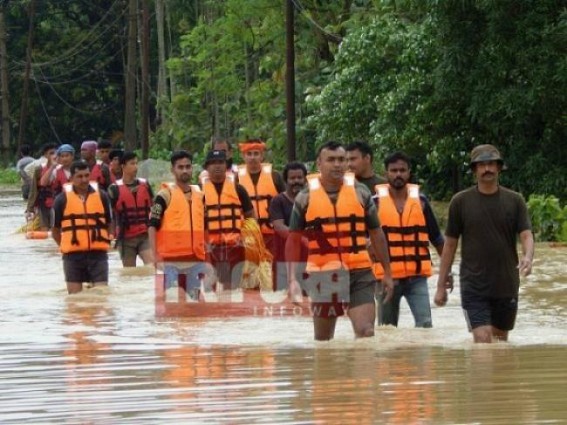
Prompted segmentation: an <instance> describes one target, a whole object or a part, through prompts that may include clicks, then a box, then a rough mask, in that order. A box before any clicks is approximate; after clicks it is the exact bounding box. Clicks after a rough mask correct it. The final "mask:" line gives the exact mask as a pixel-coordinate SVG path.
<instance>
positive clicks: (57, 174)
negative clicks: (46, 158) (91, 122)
mask: <svg viewBox="0 0 567 425" xmlns="http://www.w3.org/2000/svg"><path fill="white" fill-rule="evenodd" d="M55 155H56V157H57V162H54V163H52V164H51V165H50V166H49V168H48V170H47V172H46V173H44V174H43V175H42V176H41V179H40V181H39V183H40V185H41V186H51V191H52V193H53V198H55V197H56V196H57V195H59V194H60V193H61V192H62V191H63V185H65V183H69V179H70V178H71V164H72V163H73V161H74V160H75V148H74V147H73V146H71V145H69V144H63V145H61V146H59V147H58V148H57V151H56V152H55Z"/></svg>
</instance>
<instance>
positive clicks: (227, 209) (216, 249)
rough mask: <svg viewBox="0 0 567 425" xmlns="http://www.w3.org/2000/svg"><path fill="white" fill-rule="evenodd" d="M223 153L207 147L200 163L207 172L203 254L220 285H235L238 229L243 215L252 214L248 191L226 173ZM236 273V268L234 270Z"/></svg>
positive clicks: (241, 254) (240, 257)
mask: <svg viewBox="0 0 567 425" xmlns="http://www.w3.org/2000/svg"><path fill="white" fill-rule="evenodd" d="M226 166H227V163H226V153H225V152H223V151H210V152H209V153H208V154H207V157H206V159H205V164H204V167H205V169H206V170H207V173H208V176H207V178H206V179H205V180H204V182H203V192H204V193H205V229H206V231H207V235H208V241H209V245H208V254H207V258H208V260H209V261H210V263H211V264H212V266H213V267H214V268H215V270H216V272H217V277H218V280H219V282H220V283H221V284H222V286H223V288H235V287H236V286H237V285H239V284H240V280H241V279H240V276H234V277H233V273H234V272H235V267H236V266H237V265H242V264H243V262H244V260H245V251H244V246H243V245H242V241H241V230H242V226H243V223H244V219H246V218H256V214H255V213H254V207H253V206H252V202H251V200H250V197H249V196H248V192H246V189H244V187H242V186H241V185H240V184H238V183H236V182H235V181H234V180H235V179H234V176H233V175H231V173H227V169H226ZM236 273H237V274H238V271H236Z"/></svg>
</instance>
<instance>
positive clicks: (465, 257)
mask: <svg viewBox="0 0 567 425" xmlns="http://www.w3.org/2000/svg"><path fill="white" fill-rule="evenodd" d="M470 166H471V170H472V172H473V173H474V176H475V178H476V182H477V184H476V186H473V187H471V188H469V189H466V190H463V191H462V192H459V193H457V194H456V195H455V196H453V199H451V203H450V204H449V217H448V221H447V230H446V231H445V237H446V241H445V247H444V249H443V255H442V257H441V266H440V268H439V279H438V281H437V292H436V293H435V304H437V305H438V306H443V305H445V304H446V303H447V290H448V289H451V288H452V283H451V282H450V281H449V272H450V269H451V264H452V263H453V259H454V258H455V252H456V251H457V244H458V241H459V238H460V237H462V242H461V267H460V269H461V270H460V279H461V304H462V307H463V310H464V313H465V318H466V320H467V324H468V327H469V330H470V331H472V334H473V338H474V342H484V343H490V342H493V341H507V340H508V332H509V331H511V330H512V329H513V328H514V324H515V320H516V313H517V311H518V295H519V287H520V274H521V275H522V276H528V275H529V274H530V273H531V271H532V261H533V257H534V239H533V234H532V231H531V223H530V219H529V215H528V210H527V207H526V203H525V201H524V199H523V197H522V196H521V195H520V194H519V193H517V192H513V191H511V190H509V189H506V188H505V187H502V186H500V185H499V184H498V176H499V175H500V172H501V171H502V170H503V169H504V161H503V160H502V156H501V155H500V152H499V151H498V149H496V148H495V147H494V146H492V145H479V146H476V147H475V148H474V149H473V150H472V152H471V162H470ZM518 235H519V236H520V243H521V246H522V256H521V257H520V258H519V259H518V251H517V248H516V243H517V237H518Z"/></svg>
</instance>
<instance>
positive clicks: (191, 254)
mask: <svg viewBox="0 0 567 425" xmlns="http://www.w3.org/2000/svg"><path fill="white" fill-rule="evenodd" d="M170 161H171V173H172V174H173V177H174V178H175V183H162V185H161V189H160V190H159V191H158V193H157V195H156V197H155V199H154V203H153V205H152V208H151V211H150V222H149V229H148V235H149V241H150V246H151V248H152V251H153V257H154V259H155V261H156V266H157V268H158V269H162V270H163V272H164V278H165V282H164V285H165V289H167V288H171V287H173V286H178V287H181V288H183V289H184V290H185V293H186V294H187V295H188V296H189V298H190V299H192V300H193V301H197V300H199V296H200V291H199V290H200V287H201V281H203V282H204V284H205V286H206V287H210V285H211V281H212V279H213V270H212V269H211V267H210V266H209V265H207V264H206V262H205V217H204V214H205V205H204V198H203V192H202V191H201V189H200V188H199V186H197V185H193V184H191V178H192V177H193V162H192V156H191V154H190V153H189V152H187V151H177V152H173V153H172V155H171V158H170Z"/></svg>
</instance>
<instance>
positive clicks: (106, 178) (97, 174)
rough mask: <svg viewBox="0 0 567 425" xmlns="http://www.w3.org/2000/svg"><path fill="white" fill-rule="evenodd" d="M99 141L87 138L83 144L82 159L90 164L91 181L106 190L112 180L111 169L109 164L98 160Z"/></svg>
mask: <svg viewBox="0 0 567 425" xmlns="http://www.w3.org/2000/svg"><path fill="white" fill-rule="evenodd" d="M96 151H97V142H95V141H94V140H85V141H84V142H83V143H82V144H81V159H83V160H84V161H85V162H86V163H87V165H88V166H89V171H90V177H91V181H93V182H96V183H98V184H99V185H100V187H101V189H103V190H106V189H107V188H108V185H109V184H110V182H111V177H110V170H109V169H108V165H106V164H104V163H103V162H102V161H97V160H96Z"/></svg>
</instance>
